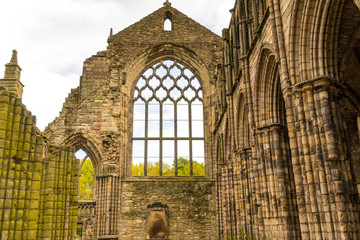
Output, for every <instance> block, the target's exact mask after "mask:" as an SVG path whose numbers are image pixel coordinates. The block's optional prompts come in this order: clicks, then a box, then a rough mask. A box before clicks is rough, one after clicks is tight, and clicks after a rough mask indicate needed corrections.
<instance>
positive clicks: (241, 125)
mask: <svg viewBox="0 0 360 240" xmlns="http://www.w3.org/2000/svg"><path fill="white" fill-rule="evenodd" d="M237 102H238V104H237V108H236V110H237V114H236V119H235V126H236V128H235V129H236V132H237V133H236V139H237V144H236V145H237V149H238V150H241V149H243V148H248V147H249V146H250V126H249V116H248V114H249V109H248V106H247V104H246V101H245V96H244V94H243V93H241V94H240V96H239V98H238V100H237Z"/></svg>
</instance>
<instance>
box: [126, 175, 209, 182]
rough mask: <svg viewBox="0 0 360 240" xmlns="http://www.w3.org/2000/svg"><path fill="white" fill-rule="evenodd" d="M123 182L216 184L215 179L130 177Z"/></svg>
mask: <svg viewBox="0 0 360 240" xmlns="http://www.w3.org/2000/svg"><path fill="white" fill-rule="evenodd" d="M122 181H123V182H215V179H212V178H209V177H186V176H185V177H182V176H179V177H160V176H158V177H154V176H152V177H140V176H139V177H128V178H125V179H123V180H122Z"/></svg>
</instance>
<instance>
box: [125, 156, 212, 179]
mask: <svg viewBox="0 0 360 240" xmlns="http://www.w3.org/2000/svg"><path fill="white" fill-rule="evenodd" d="M177 167H178V175H179V176H189V175H190V161H189V160H188V159H186V158H178V160H177ZM159 169H160V168H159V162H155V163H153V162H149V163H147V175H148V176H159V172H160V171H159ZM162 173H163V174H162V175H163V176H174V175H175V165H174V164H172V166H171V165H168V164H165V163H163V166H162ZM132 175H133V176H144V164H142V163H139V164H133V165H132ZM193 175H194V176H205V165H204V164H203V163H198V162H196V161H193Z"/></svg>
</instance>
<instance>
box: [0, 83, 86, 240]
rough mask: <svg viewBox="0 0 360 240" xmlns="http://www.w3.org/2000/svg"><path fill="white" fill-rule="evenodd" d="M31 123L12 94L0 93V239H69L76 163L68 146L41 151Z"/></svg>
mask: <svg viewBox="0 0 360 240" xmlns="http://www.w3.org/2000/svg"><path fill="white" fill-rule="evenodd" d="M1 83H2V82H0V86H1ZM35 124H36V119H35V117H34V116H32V115H31V112H29V111H28V110H27V109H26V107H25V106H24V105H22V104H21V99H19V98H18V97H17V95H16V93H9V92H8V91H7V90H1V91H0V176H1V180H0V181H1V182H0V233H1V235H0V238H1V239H4V240H6V239H29V240H30V239H55V238H61V239H73V238H74V236H75V230H76V216H77V195H78V182H77V179H78V172H79V163H78V162H77V161H76V160H75V155H74V148H72V147H62V148H61V149H51V150H50V149H47V147H46V146H47V144H46V138H45V137H44V136H43V135H42V134H41V132H40V131H39V130H38V129H37V128H36V125H35Z"/></svg>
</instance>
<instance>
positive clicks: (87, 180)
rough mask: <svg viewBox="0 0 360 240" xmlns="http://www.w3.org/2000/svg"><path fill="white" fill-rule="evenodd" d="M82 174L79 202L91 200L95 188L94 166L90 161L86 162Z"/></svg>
mask: <svg viewBox="0 0 360 240" xmlns="http://www.w3.org/2000/svg"><path fill="white" fill-rule="evenodd" d="M80 173H81V175H80V188H79V200H91V199H92V198H93V188H94V166H93V164H92V162H91V160H90V159H87V160H85V162H84V164H83V165H82V168H81V172H80Z"/></svg>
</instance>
